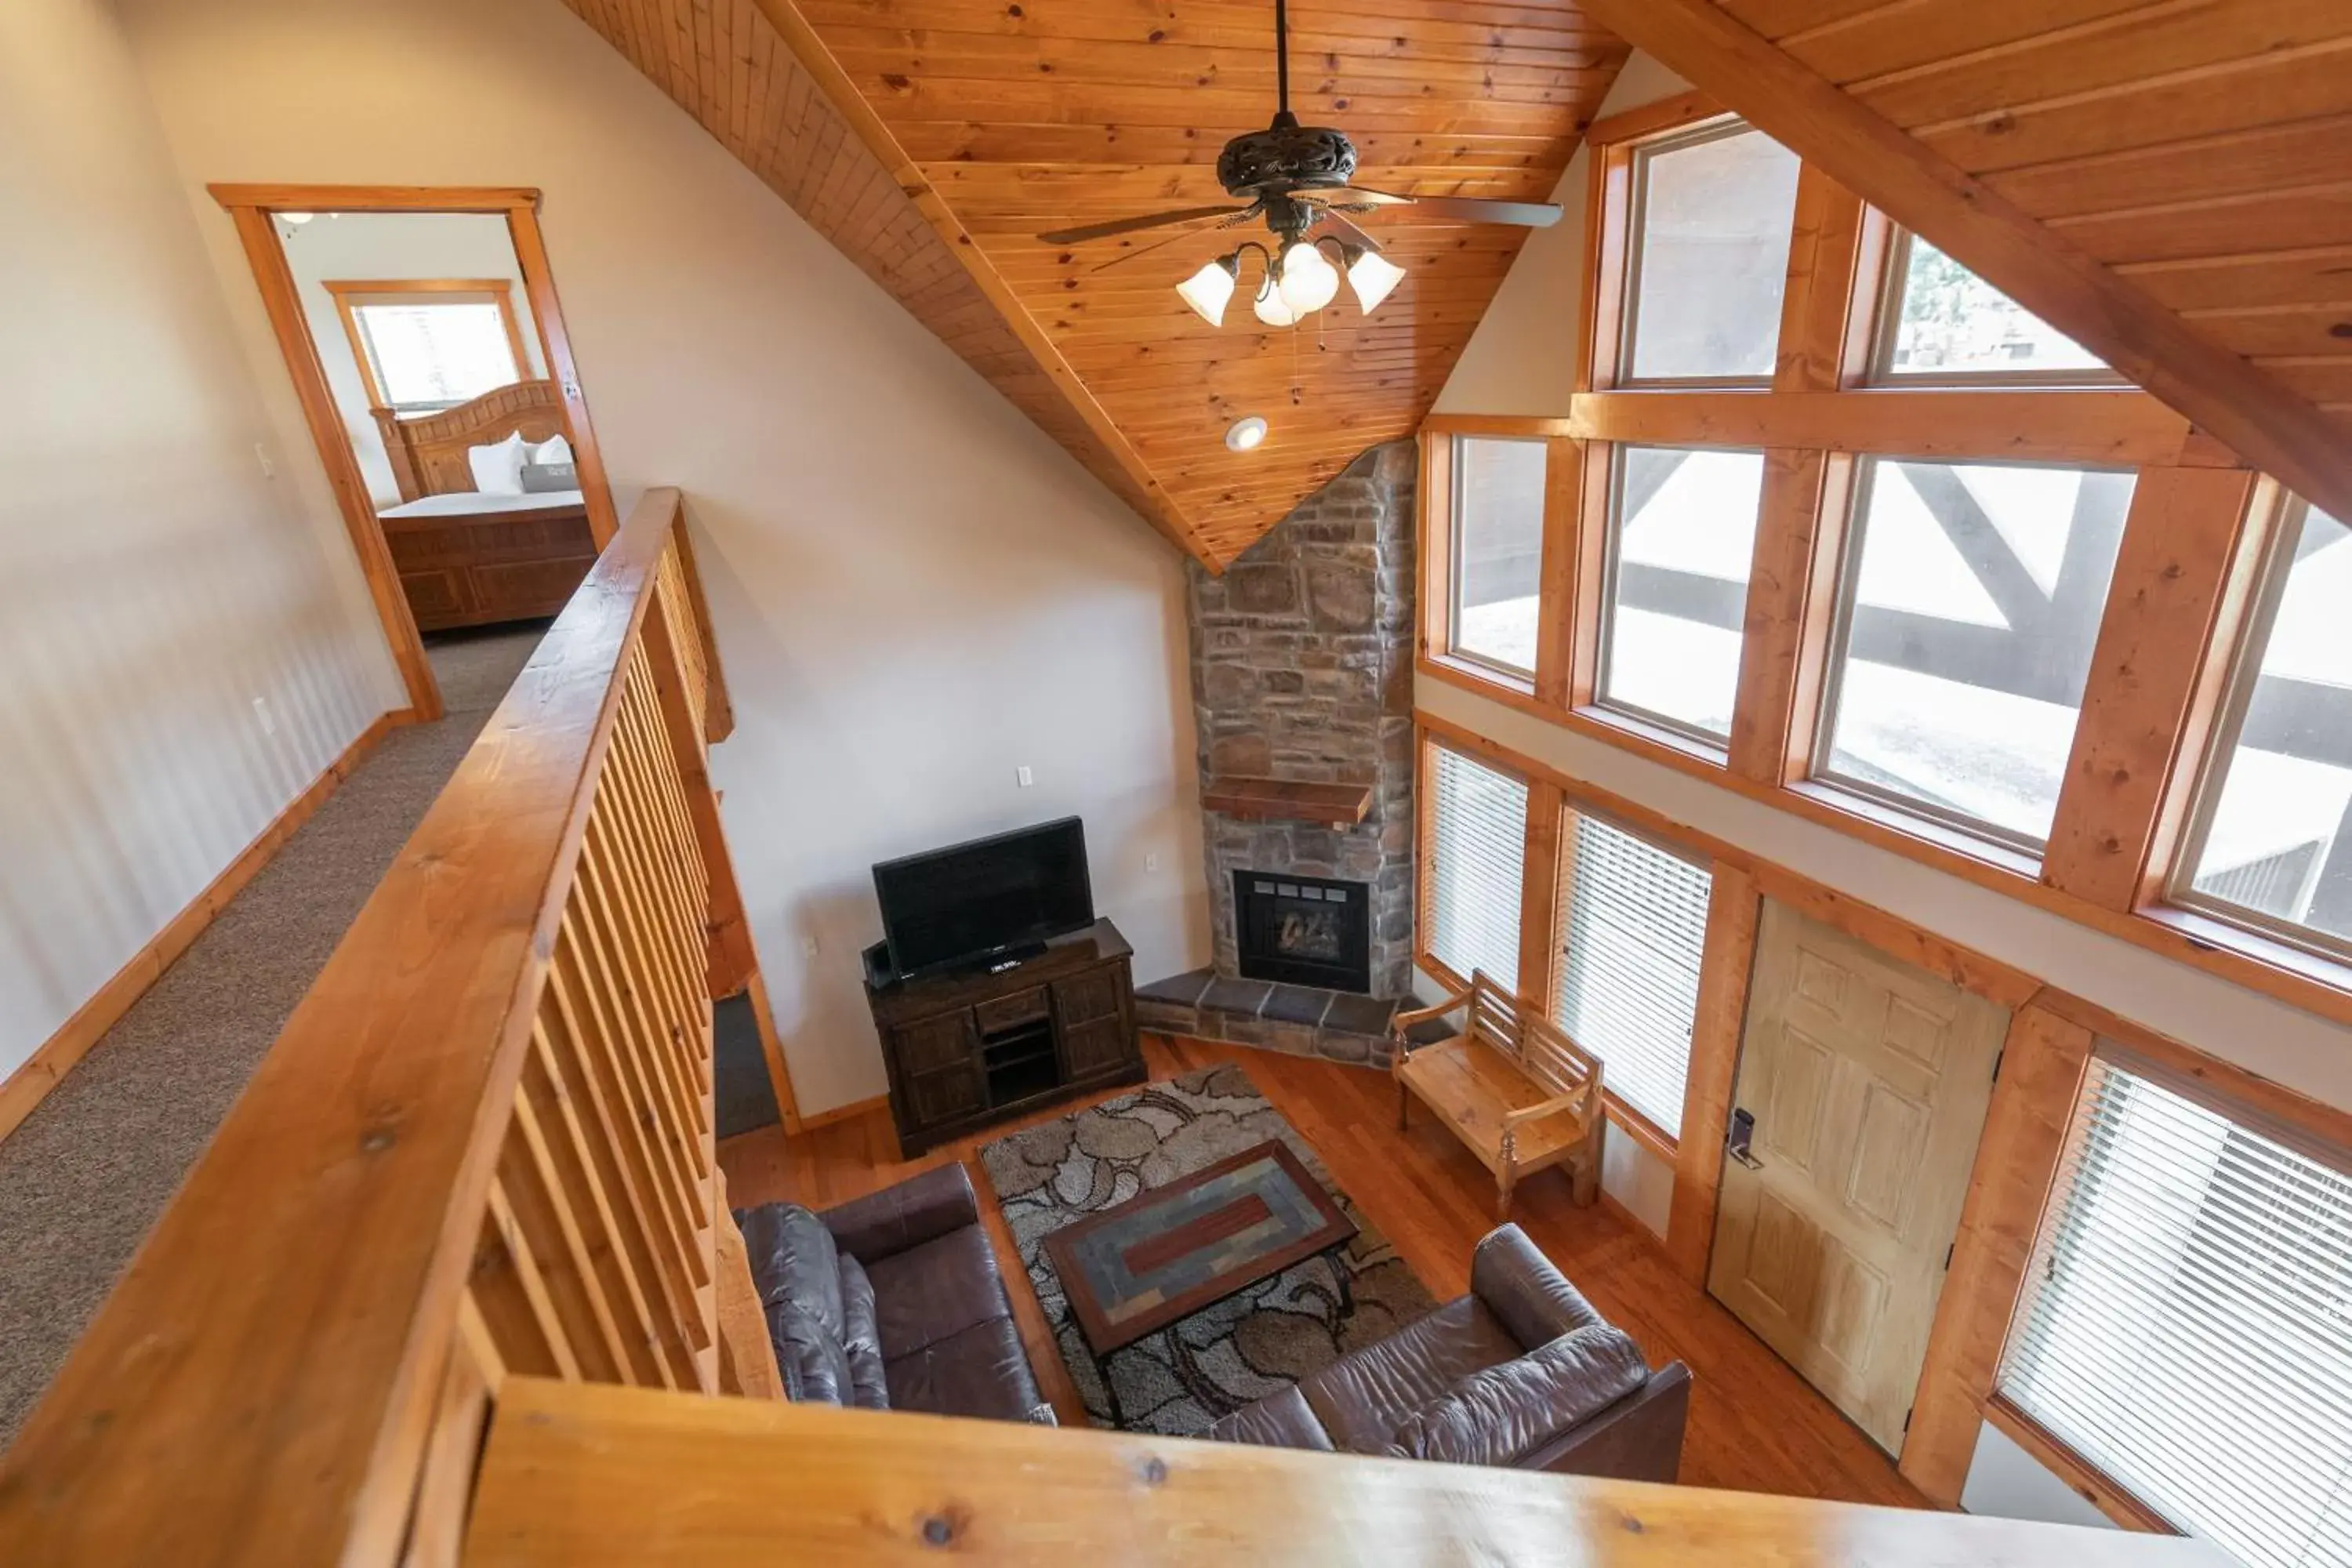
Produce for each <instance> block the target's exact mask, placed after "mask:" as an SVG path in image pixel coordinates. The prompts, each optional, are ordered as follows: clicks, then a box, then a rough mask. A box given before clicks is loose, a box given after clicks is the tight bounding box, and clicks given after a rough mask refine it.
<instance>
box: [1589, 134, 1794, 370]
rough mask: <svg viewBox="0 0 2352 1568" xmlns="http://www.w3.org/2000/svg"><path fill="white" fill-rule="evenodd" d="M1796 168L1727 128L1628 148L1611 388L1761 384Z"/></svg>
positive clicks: (1783, 151) (1776, 319)
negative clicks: (1620, 338) (1622, 284)
mask: <svg viewBox="0 0 2352 1568" xmlns="http://www.w3.org/2000/svg"><path fill="white" fill-rule="evenodd" d="M1797 168H1798V163H1797V155H1796V154H1795V153H1791V152H1790V151H1789V150H1788V149H1787V148H1785V147H1783V146H1781V145H1780V143H1779V142H1774V141H1773V140H1771V138H1769V137H1768V136H1766V135H1764V134H1763V133H1762V132H1756V131H1750V130H1748V128H1747V127H1746V126H1744V125H1740V124H1737V123H1733V124H1729V125H1717V126H1710V127H1707V128H1706V129H1703V130H1700V131H1697V132H1693V133H1691V134H1688V135H1685V136H1677V137H1675V138H1673V139H1671V140H1668V141H1662V142H1653V143H1650V144H1649V145H1646V146H1643V147H1640V148H1637V149H1636V150H1635V152H1634V153H1633V236H1632V237H1633V247H1632V258H1631V263H1630V265H1631V271H1630V274H1629V287H1628V288H1627V289H1626V290H1625V311H1624V351H1623V356H1622V362H1621V363H1622V369H1621V374H1620V376H1619V380H1620V382H1621V383H1622V384H1628V385H1631V384H1635V383H1639V382H1707V383H1714V384H1738V383H1740V382H1751V383H1760V382H1766V381H1769V380H1770V379H1771V377H1772V364H1773V361H1774V359H1775V357H1776V356H1777V353H1778V345H1779V340H1780V296H1781V292H1782V290H1783V289H1784V288H1785V287H1786V284H1787V278H1788V269H1789V235H1790V228H1791V226H1793V224H1794V223H1795V221H1796V210H1797Z"/></svg>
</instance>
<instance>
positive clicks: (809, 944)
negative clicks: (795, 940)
mask: <svg viewBox="0 0 2352 1568" xmlns="http://www.w3.org/2000/svg"><path fill="white" fill-rule="evenodd" d="M801 956H802V957H803V958H814V957H815V956H816V938H814V937H813V936H804V937H803V938H801Z"/></svg>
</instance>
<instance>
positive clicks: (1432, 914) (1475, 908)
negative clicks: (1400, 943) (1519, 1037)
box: [1428, 746, 1528, 992]
mask: <svg viewBox="0 0 2352 1568" xmlns="http://www.w3.org/2000/svg"><path fill="white" fill-rule="evenodd" d="M1430 752H1431V755H1432V757H1433V766H1432V768H1431V770H1430V773H1431V775H1432V776H1431V781H1430V784H1431V795H1432V797H1433V798H1432V805H1431V816H1432V819H1433V825H1434V832H1433V835H1432V840H1431V843H1430V846H1429V859H1430V863H1429V868H1428V877H1429V900H1428V907H1429V924H1430V930H1429V936H1428V940H1429V951H1430V952H1432V953H1433V954H1435V955H1436V957H1437V960H1438V962H1439V963H1444V965H1445V966H1446V967H1447V968H1449V969H1451V970H1453V971H1454V973H1456V974H1459V975H1461V976H1462V977H1463V978H1464V979H1465V980H1466V979H1468V978H1469V977H1470V974H1471V973H1472V972H1473V971H1474V970H1485V971H1486V975H1487V977H1488V978H1489V979H1491V980H1493V981H1495V982H1496V984H1501V985H1504V986H1507V987H1508V988H1509V989H1510V990H1512V991H1514V992H1516V991H1517V990H1518V988H1519V891H1520V888H1521V885H1522V881H1523V879H1524V875H1525V871H1526V860H1527V832H1528V786H1527V785H1526V784H1524V783H1522V782H1520V781H1519V780H1517V779H1515V778H1513V777H1511V776H1510V774H1508V773H1497V772H1496V771H1495V770H1494V769H1493V768H1489V767H1486V766H1484V765H1482V764H1480V763H1474V762H1472V761H1471V760H1470V759H1469V758H1467V757H1465V756H1463V755H1462V754H1461V753H1460V752H1453V751H1449V750H1447V749H1446V748H1445V747H1444V746H1432V747H1431V748H1430Z"/></svg>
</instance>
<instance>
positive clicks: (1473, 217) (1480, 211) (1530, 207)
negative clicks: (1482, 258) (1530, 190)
mask: <svg viewBox="0 0 2352 1568" xmlns="http://www.w3.org/2000/svg"><path fill="white" fill-rule="evenodd" d="M1412 216H1415V217H1423V218H1437V219H1440V220H1444V219H1449V218H1450V219H1452V220H1453V221H1454V222H1455V223H1508V224H1517V226H1519V227H1521V228H1549V227H1550V226H1552V225H1554V224H1556V223H1558V222H1559V208H1558V207H1556V206H1554V205H1551V204H1550V203H1549V202H1495V201H1488V200H1486V198H1485V197H1483V196H1422V197H1420V198H1418V199H1417V200H1415V201H1414V202H1413V204H1412Z"/></svg>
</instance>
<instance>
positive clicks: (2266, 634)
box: [2178, 510, 2352, 953]
mask: <svg viewBox="0 0 2352 1568" xmlns="http://www.w3.org/2000/svg"><path fill="white" fill-rule="evenodd" d="M2287 521H2288V522H2289V524H2290V526H2289V527H2288V528H2287V529H2286V530H2285V531H2284V536H2283V538H2282V541H2281V543H2282V545H2283V546H2284V548H2282V550H2281V551H2280V552H2279V555H2278V558H2277V561H2276V563H2275V564H2274V566H2273V569H2272V573H2271V575H2270V577H2269V579H2268V581H2267V584H2266V585H2265V589H2264V593H2263V598H2262V600H2261V602H2260V604H2259V605H2258V606H2257V609H2256V613H2255V616H2254V619H2253V624H2252V627H2251V635H2250V636H2249V637H2248V638H2247V640H2246V644H2245V647H2244V651H2243V652H2242V654H2241V655H2240V662H2239V671H2240V676H2239V681H2238V685H2237V689H2236V690H2235V691H2234V692H2233V693H2232V694H2231V703H2230V706H2229V709H2228V710H2227V711H2226V714H2225V720H2224V729H2223V733H2222V737H2221V746H2220V747H2219V748H2218V749H2217V750H2216V752H2215V753H2214V757H2215V762H2214V769H2215V772H2214V774H2213V776H2212V777H2211V778H2210V779H2209V780H2208V781H2207V784H2206V798H2205V800H2204V802H2203V811H2202V813H2201V817H2202V820H2201V822H2200V829H2201V831H2200V835H2199V837H2198V840H2197V843H2196V847H2195V852H2194V853H2193V854H2192V855H2190V856H2189V857H2187V858H2186V859H2185V860H2184V864H2183V870H2184V872H2185V873H2186V876H2187V881H2188V885H2187V887H2185V888H2183V889H2178V891H2179V895H2180V897H2181V899H2182V901H2183V902H2186V903H2189V904H2193V905H2198V906H2201V907H2204V908H2207V909H2209V910H2213V911H2215V912H2217V913H2221V914H2224V915H2226V916H2228V917H2231V918H2235V919H2239V920H2242V921H2245V922H2246V923H2250V924H2253V925H2256V926H2259V927H2261V928H2263V929H2265V930H2268V931H2273V932H2274V933H2276V934H2279V935H2282V936H2285V937H2287V938H2289V939H2290V940H2294V941H2299V942H2306V943H2308V944H2310V945H2314V946H2318V947H2323V948H2328V949H2331V950H2333V951H2335V952H2339V953H2352V624H2347V615H2352V529H2347V528H2346V527H2345V525H2344V524H2343V523H2341V522H2339V521H2336V519H2334V518H2332V517H2330V516H2328V515H2327V514H2326V513H2325V512H2322V511H2318V510H2302V515H2301V516H2300V517H2299V518H2296V517H2294V516H2292V515H2291V516H2290V517H2289V518H2288V520H2287Z"/></svg>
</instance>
